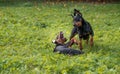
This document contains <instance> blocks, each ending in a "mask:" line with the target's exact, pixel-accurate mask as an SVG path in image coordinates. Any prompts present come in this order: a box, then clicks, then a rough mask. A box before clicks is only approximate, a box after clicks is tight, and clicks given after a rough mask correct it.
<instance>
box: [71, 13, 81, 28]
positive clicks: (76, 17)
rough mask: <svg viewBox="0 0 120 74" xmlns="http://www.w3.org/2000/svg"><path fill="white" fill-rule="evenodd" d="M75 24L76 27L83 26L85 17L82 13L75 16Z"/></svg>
mask: <svg viewBox="0 0 120 74" xmlns="http://www.w3.org/2000/svg"><path fill="white" fill-rule="evenodd" d="M73 23H74V24H73V25H74V26H76V27H81V26H82V23H83V18H82V16H80V15H77V16H75V17H74V18H73Z"/></svg>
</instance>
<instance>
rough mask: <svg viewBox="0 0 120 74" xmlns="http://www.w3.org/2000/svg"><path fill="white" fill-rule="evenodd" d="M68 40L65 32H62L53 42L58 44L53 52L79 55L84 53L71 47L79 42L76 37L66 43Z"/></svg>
mask: <svg viewBox="0 0 120 74" xmlns="http://www.w3.org/2000/svg"><path fill="white" fill-rule="evenodd" d="M66 41H67V39H66V38H65V37H64V35H63V32H60V33H59V35H58V36H57V37H56V39H55V40H53V43H55V44H56V46H55V48H54V51H53V52H59V53H62V54H69V55H78V54H82V53H83V52H81V51H80V50H75V49H73V48H70V47H71V46H72V45H73V44H77V41H76V40H75V39H71V40H70V41H69V42H67V43H65V42H66Z"/></svg>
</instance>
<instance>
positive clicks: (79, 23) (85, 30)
mask: <svg viewBox="0 0 120 74" xmlns="http://www.w3.org/2000/svg"><path fill="white" fill-rule="evenodd" d="M72 17H73V26H74V27H73V29H72V31H71V35H70V40H71V39H72V38H73V37H74V36H75V35H76V34H78V36H79V39H80V41H79V47H80V50H82V49H83V47H82V39H84V40H86V43H87V44H88V41H89V37H90V45H91V46H92V45H93V36H94V32H93V29H92V27H91V25H90V23H89V22H87V21H85V20H84V18H83V17H82V14H81V12H79V10H77V9H74V14H73V15H72Z"/></svg>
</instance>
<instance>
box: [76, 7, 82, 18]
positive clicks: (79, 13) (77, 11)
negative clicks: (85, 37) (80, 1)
mask: <svg viewBox="0 0 120 74" xmlns="http://www.w3.org/2000/svg"><path fill="white" fill-rule="evenodd" d="M77 14H78V15H80V16H82V13H81V12H80V11H79V10H77V9H74V16H76V15H77Z"/></svg>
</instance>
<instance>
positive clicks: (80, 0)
mask: <svg viewBox="0 0 120 74" xmlns="http://www.w3.org/2000/svg"><path fill="white" fill-rule="evenodd" d="M28 1H29V2H61V1H75V2H76V1H77V2H98V3H101V2H106V3H111V2H120V0H0V2H28Z"/></svg>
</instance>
